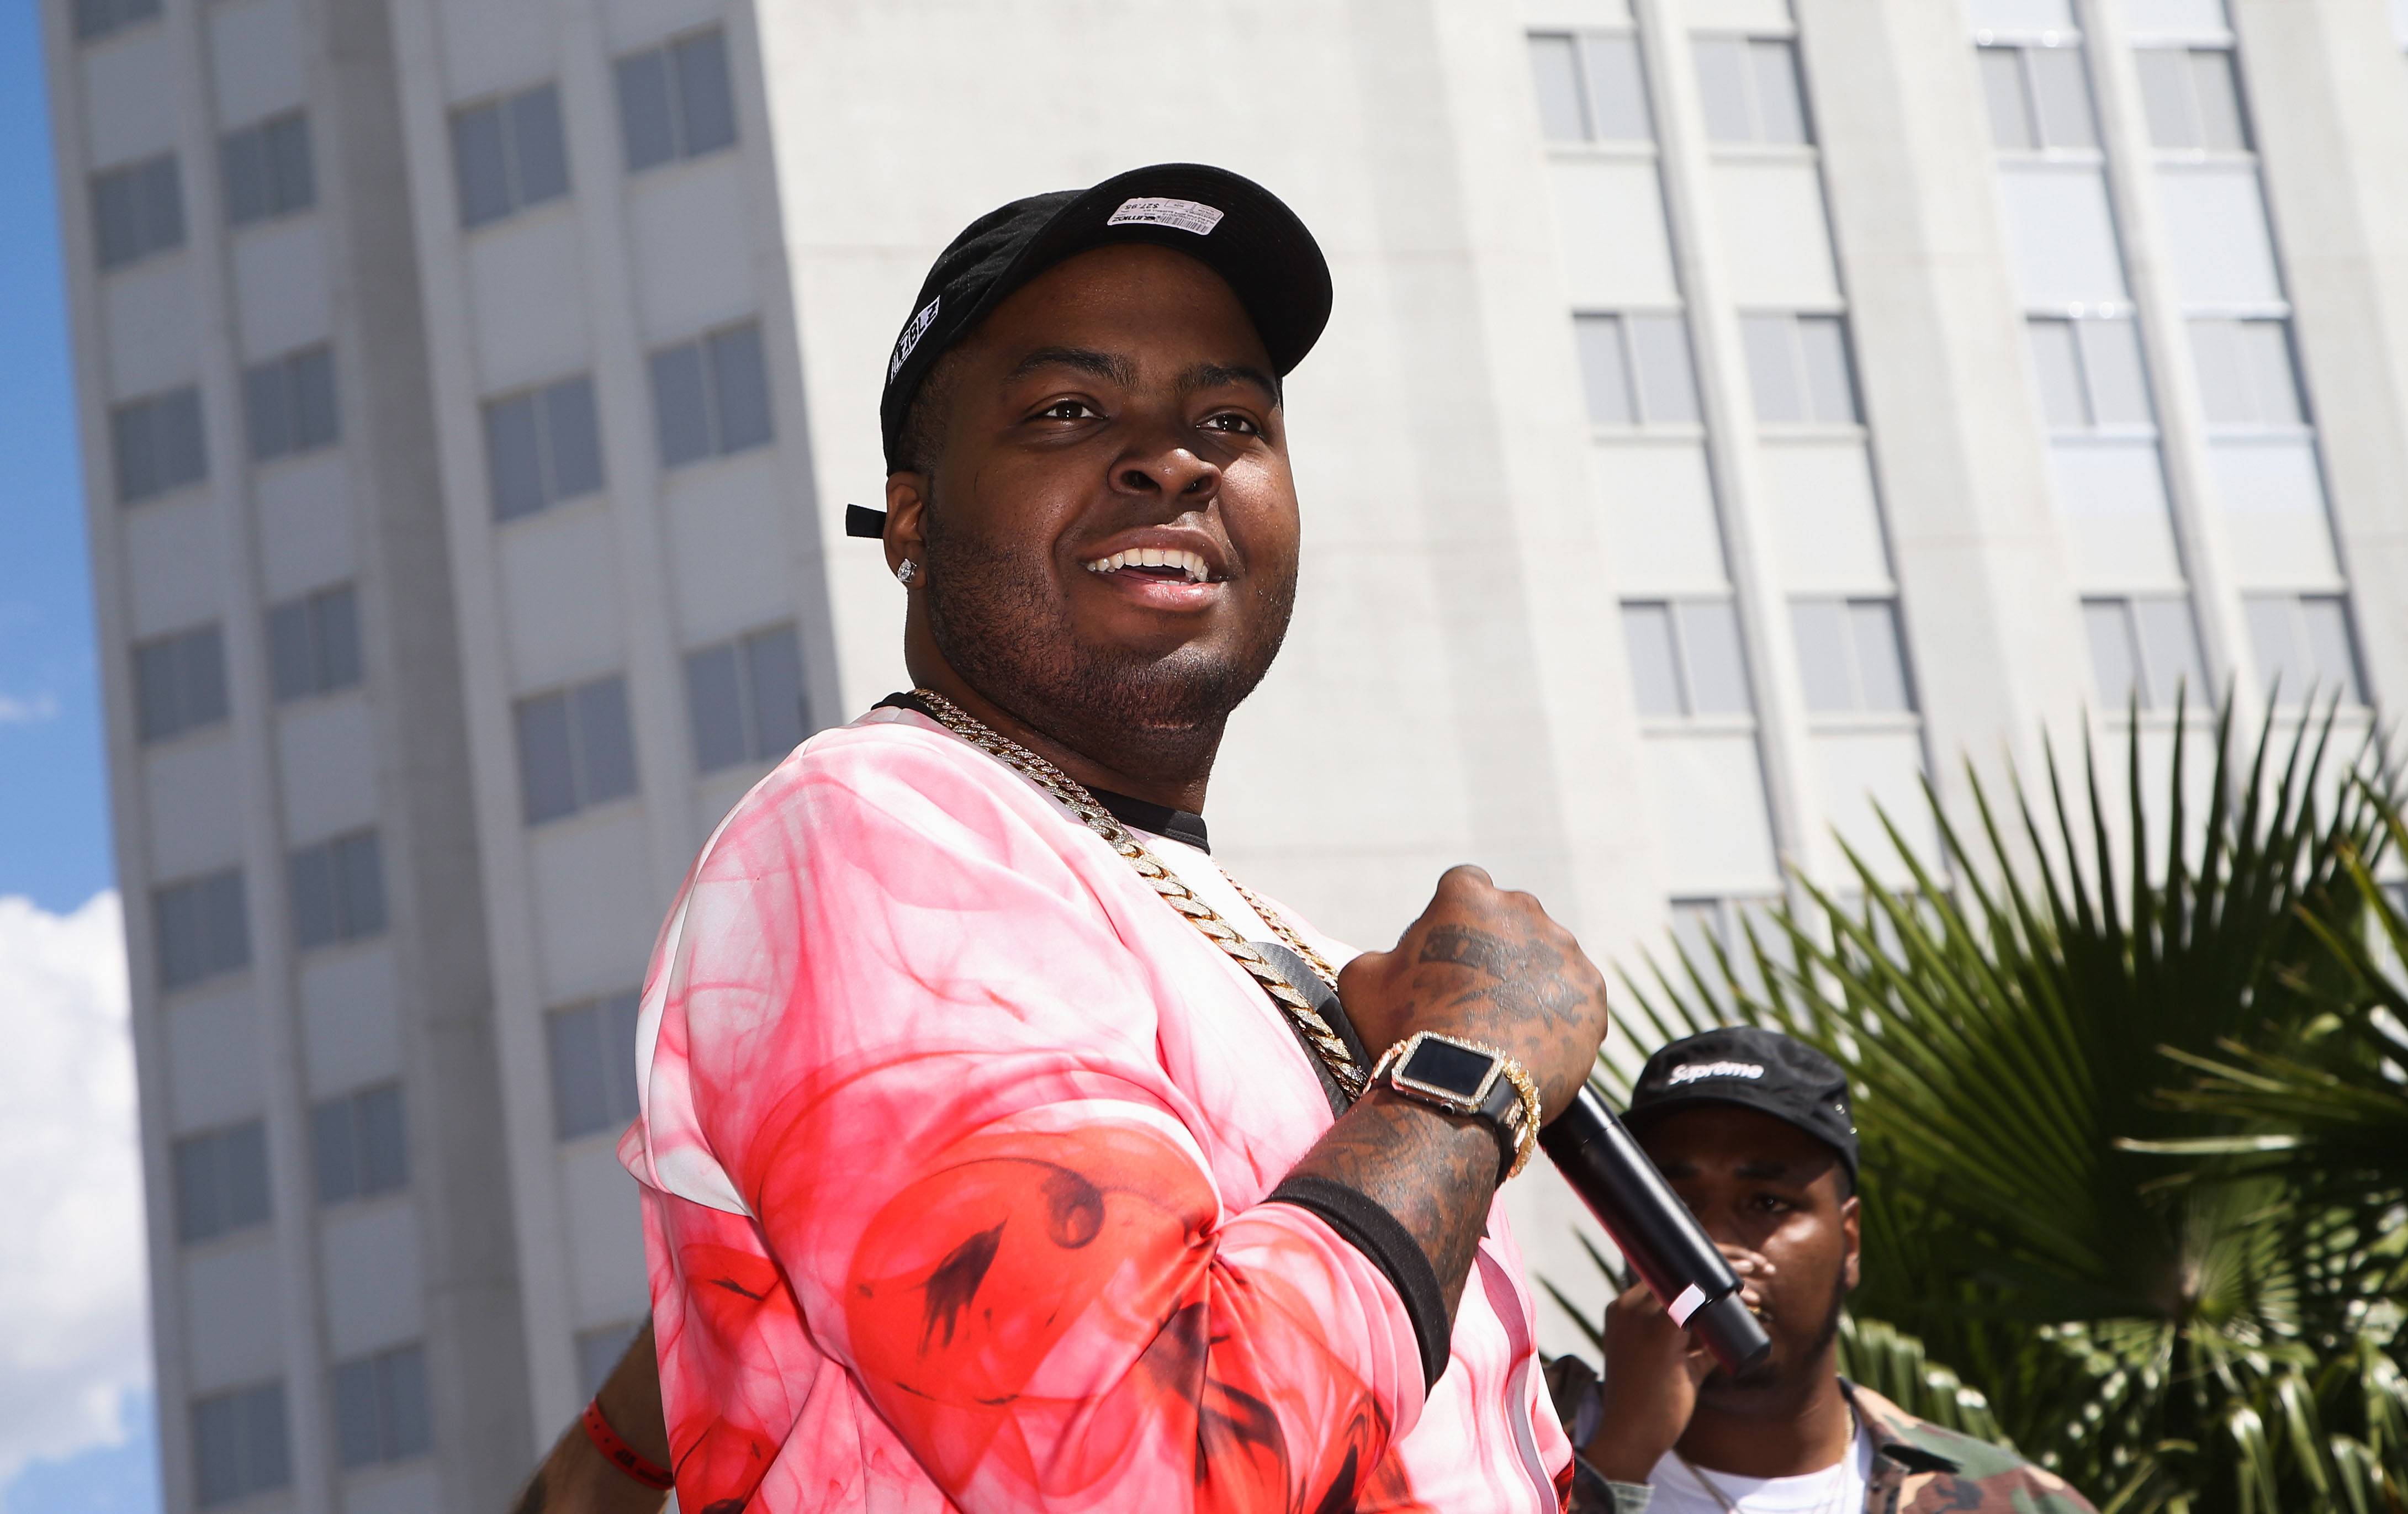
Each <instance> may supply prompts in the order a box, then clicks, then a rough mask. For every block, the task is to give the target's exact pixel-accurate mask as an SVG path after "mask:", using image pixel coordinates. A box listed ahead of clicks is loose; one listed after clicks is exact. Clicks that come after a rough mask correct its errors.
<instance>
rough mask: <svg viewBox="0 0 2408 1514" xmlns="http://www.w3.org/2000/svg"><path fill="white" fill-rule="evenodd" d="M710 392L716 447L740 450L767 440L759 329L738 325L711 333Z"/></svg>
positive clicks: (766, 401)
mask: <svg viewBox="0 0 2408 1514" xmlns="http://www.w3.org/2000/svg"><path fill="white" fill-rule="evenodd" d="M709 346H710V392H711V397H712V398H713V399H714V400H715V401H717V403H718V409H719V450H721V451H723V452H738V451H742V450H744V449H745V448H747V447H758V446H760V445H761V444H762V443H763V442H766V441H767V440H768V439H769V436H770V423H769V376H768V373H767V370H766V369H765V368H764V366H763V364H762V362H761V328H760V327H759V326H757V325H753V326H738V327H737V328H736V329H735V330H733V331H723V332H721V333H719V334H718V335H716V336H712V337H711V338H710V343H709Z"/></svg>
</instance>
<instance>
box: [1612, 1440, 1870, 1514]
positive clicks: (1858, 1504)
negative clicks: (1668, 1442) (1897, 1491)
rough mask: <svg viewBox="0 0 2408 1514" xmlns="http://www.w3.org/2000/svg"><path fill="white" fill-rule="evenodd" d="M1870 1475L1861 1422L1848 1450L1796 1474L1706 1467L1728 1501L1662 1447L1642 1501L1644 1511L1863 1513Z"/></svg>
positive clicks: (1692, 1513) (1667, 1513) (1678, 1513)
mask: <svg viewBox="0 0 2408 1514" xmlns="http://www.w3.org/2000/svg"><path fill="white" fill-rule="evenodd" d="M1872 1475H1873V1437H1872V1436H1871V1435H1867V1434H1866V1433H1865V1427H1864V1425H1863V1423H1862V1422H1861V1421H1859V1422H1858V1423H1857V1425H1856V1443H1855V1445H1854V1446H1853V1447H1852V1448H1851V1449H1850V1450H1849V1453H1848V1454H1847V1455H1845V1456H1842V1457H1841V1458H1840V1459H1839V1460H1838V1461H1836V1462H1834V1463H1832V1464H1830V1465H1829V1466H1827V1467H1825V1468H1823V1470H1821V1471H1820V1472H1809V1473H1806V1474H1805V1475H1803V1476H1802V1477H1795V1478H1742V1477H1740V1476H1738V1475H1737V1474H1735V1473H1730V1472H1713V1471H1708V1472H1706V1473H1705V1476H1706V1477H1707V1478H1709V1479H1711V1480H1712V1481H1713V1485H1714V1486H1715V1487H1717V1488H1719V1489H1721V1490H1722V1493H1723V1498H1727V1499H1729V1500H1730V1504H1729V1505H1725V1504H1724V1503H1723V1501H1722V1498H1716V1497H1715V1496H1714V1495H1713V1493H1708V1492H1707V1491H1706V1490H1705V1489H1704V1488H1702V1487H1700V1486H1699V1483H1698V1473H1696V1472H1693V1471H1691V1470H1690V1469H1689V1467H1688V1465H1687V1464H1685V1463H1684V1462H1683V1461H1682V1460H1681V1458H1680V1457H1679V1456H1678V1455H1677V1454H1675V1453H1674V1452H1671V1451H1666V1452H1665V1453H1664V1457H1663V1460H1661V1461H1659V1462H1657V1463H1656V1470H1655V1471H1653V1472H1651V1473H1649V1474H1648V1476H1647V1486H1648V1487H1649V1488H1650V1489H1652V1490H1654V1491H1653V1493H1651V1494H1650V1495H1649V1497H1648V1500H1647V1514H1724V1511H1725V1509H1726V1508H1727V1507H1737V1508H1738V1509H1739V1511H1740V1514H1863V1510H1864V1507H1865V1489H1866V1487H1867V1485H1868V1484H1870V1483H1871V1481H1872Z"/></svg>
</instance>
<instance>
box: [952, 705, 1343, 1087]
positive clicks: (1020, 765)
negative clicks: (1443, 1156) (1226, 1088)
mask: <svg viewBox="0 0 2408 1514" xmlns="http://www.w3.org/2000/svg"><path fill="white" fill-rule="evenodd" d="M911 693H912V694H913V695H914V696H916V697H917V698H918V699H919V700H920V701H921V702H922V703H923V704H925V705H926V706H927V707H928V710H929V712H930V713H931V714H933V715H935V716H936V718H937V722H938V723H939V724H940V725H942V726H943V727H944V728H945V729H946V730H948V731H951V732H952V733H953V735H955V736H959V737H961V738H962V739H963V740H964V741H967V742H968V743H969V744H970V745H971V746H973V747H976V748H977V749H978V750H981V751H982V752H985V753H986V754H987V755H988V756H990V757H992V758H994V759H995V760H996V761H997V762H999V763H1001V764H1004V765H1005V766H1006V767H1009V768H1011V770H1012V771H1014V772H1016V773H1018V774H1020V775H1021V776H1022V777H1023V778H1027V779H1028V780H1029V781H1030V782H1032V783H1034V784H1036V785H1037V786H1038V787H1039V788H1040V789H1042V790H1044V791H1045V792H1046V793H1048V794H1049V795H1051V796H1052V797H1053V798H1054V801H1055V802H1056V803H1058V804H1060V805H1061V806H1062V807H1063V808H1065V809H1067V810H1068V811H1069V812H1070V815H1071V817H1072V818H1073V819H1075V820H1077V821H1079V822H1080V823H1081V824H1082V825H1084V826H1086V827H1087V829H1088V830H1090V831H1093V832H1095V833H1096V835H1097V836H1100V837H1101V838H1102V839H1103V841H1104V844H1105V845H1107V846H1109V847H1111V849H1112V850H1114V851H1116V852H1118V853H1120V855H1121V856H1122V857H1123V858H1124V859H1125V860H1126V861H1127V863H1128V864H1129V866H1130V867H1131V868H1133V869H1134V870H1135V871H1136V873H1137V875H1138V876H1139V877H1140V878H1143V879H1145V881H1146V882H1147V884H1148V885H1150V886H1151V887H1152V888H1153V890H1154V893H1157V894H1159V895H1161V897H1162V900H1163V902H1164V903H1165V904H1168V906H1170V907H1171V908H1172V909H1174V910H1176V911H1178V912H1179V914H1180V915H1181V917H1182V918H1183V919H1185V920H1186V921H1188V923H1190V924H1192V925H1194V926H1195V927H1196V929H1197V932H1198V933H1200V934H1201V935H1202V936H1203V937H1204V938H1205V939H1206V940H1208V941H1210V942H1211V943H1212V944H1213V945H1214V946H1216V947H1218V948H1220V949H1221V950H1222V951H1223V952H1224V953H1225V954H1226V955H1227V956H1228V957H1229V959H1230V960H1231V961H1233V962H1235V963H1236V964H1238V965H1239V966H1240V967H1242V968H1244V969H1245V970H1246V972H1247V974H1248V975H1249V976H1250V977H1252V978H1254V981H1256V982H1257V983H1260V984H1261V985H1262V986H1263V990H1264V992H1265V993H1269V995H1270V996H1271V999H1272V1002H1274V1003H1276V1004H1277V1005H1278V1006H1279V1007H1280V1008H1281V1009H1282V1010H1283V1011H1284V1012H1285V1013H1286V1015H1287V1017H1288V1019H1290V1020H1292V1021H1295V1022H1296V1026H1297V1029H1298V1030H1299V1031H1302V1032H1303V1033H1304V1037H1305V1039H1306V1041H1307V1042H1309V1043H1310V1044H1311V1045H1312V1049H1313V1050H1314V1051H1315V1052H1316V1053H1318V1054H1319V1055H1320V1057H1321V1060H1322V1063H1323V1064H1324V1065H1326V1066H1327V1067H1328V1069H1329V1073H1330V1076H1331V1077H1333V1078H1337V1079H1338V1083H1339V1086H1340V1088H1343V1089H1344V1090H1345V1091H1346V1092H1347V1093H1348V1094H1349V1095H1350V1096H1352V1095H1358V1094H1360V1093H1362V1092H1363V1087H1364V1084H1365V1082H1366V1080H1367V1079H1366V1078H1365V1075H1364V1071H1363V1069H1362V1067H1361V1066H1360V1065H1358V1064H1356V1063H1355V1054H1354V1053H1353V1052H1352V1051H1350V1050H1347V1047H1346V1043H1345V1041H1343V1040H1342V1039H1340V1037H1339V1035H1338V1033H1337V1032H1336V1031H1334V1030H1332V1029H1330V1027H1329V1021H1326V1020H1324V1019H1323V1018H1322V1016H1321V1012H1320V1011H1319V1010H1317V1009H1315V1008H1313V1007H1312V1004H1311V1003H1310V1002H1308V1001H1307V1000H1306V999H1305V997H1304V995H1303V994H1301V993H1297V991H1296V988H1295V986H1294V985H1293V984H1291V983H1289V982H1288V980H1287V978H1285V977H1283V975H1282V974H1281V973H1280V970H1279V969H1278V968H1276V967H1273V966H1272V965H1271V964H1269V962H1267V961H1265V960H1264V958H1263V954H1262V953H1261V952H1259V951H1256V950H1254V948H1253V947H1252V946H1251V945H1249V944H1247V942H1246V940H1245V938H1244V937H1243V936H1240V934H1239V933H1238V931H1237V929H1236V927H1234V926H1232V925H1231V924H1230V923H1229V922H1228V921H1226V920H1223V919H1222V918H1221V916H1220V913H1219V911H1217V910H1215V909H1214V908H1213V907H1211V905H1209V904H1206V903H1205V902H1204V901H1203V900H1202V899H1200V898H1198V897H1197V894H1196V891H1194V890H1193V889H1190V888H1189V887H1188V886H1187V885H1186V884H1185V883H1184V882H1183V881H1181V879H1180V877H1179V875H1178V874H1177V873H1175V872H1173V871H1171V869H1170V868H1169V867H1168V866H1167V865H1166V864H1164V863H1163V862H1162V860H1161V859H1160V858H1158V857H1156V856H1155V855H1154V853H1153V852H1152V851H1150V850H1147V849H1146V845H1145V843H1144V842H1143V841H1140V840H1139V839H1138V837H1137V835H1136V833H1134V832H1132V831H1131V830H1130V829H1129V828H1128V827H1127V826H1125V825H1123V824H1122V823H1121V822H1120V821H1118V820H1116V819H1114V818H1113V816H1112V813H1111V811H1110V810H1108V809H1106V808H1105V807H1103V806H1102V805H1101V804H1099V803H1097V800H1096V796H1095V795H1094V794H1093V793H1089V792H1088V791H1087V788H1086V786H1085V785H1084V784H1082V783H1081V782H1080V781H1079V780H1078V779H1077V778H1072V777H1071V776H1070V775H1069V774H1068V773H1065V772H1063V771H1062V770H1061V769H1060V768H1059V767H1056V766H1055V765H1054V764H1052V763H1051V762H1048V761H1047V760H1046V759H1045V758H1043V757H1041V756H1039V755H1038V754H1037V753H1036V752H1033V751H1031V750H1028V749H1027V748H1026V747H1024V746H1022V745H1021V744H1020V743H1019V742H1017V741H1014V740H1012V739H1011V737H1010V736H1005V735H1004V734H1003V733H1001V732H1000V731H996V730H995V729H993V728H992V727H990V726H987V725H986V724H984V723H982V722H981V721H979V720H978V719H977V718H975V717H974V716H972V715H971V714H969V712H968V711H967V710H965V709H963V708H962V707H960V706H959V705H956V704H954V703H953V701H952V700H950V699H948V698H946V697H945V696H944V695H943V694H940V693H937V692H936V691H935V690H933V689H914V690H912V691H911ZM1221 876H1222V877H1223V878H1226V879H1227V880H1228V884H1229V886H1230V887H1231V888H1233V889H1235V890H1237V891H1238V896H1239V897H1240V898H1241V899H1243V900H1245V901H1246V904H1247V907H1249V908H1251V909H1253V910H1254V913H1255V914H1257V915H1260V916H1261V917H1262V920H1263V923H1264V924H1266V925H1268V926H1269V927H1270V929H1271V934H1272V935H1274V936H1278V937H1279V938H1280V944H1281V945H1283V946H1284V947H1286V948H1287V949H1288V950H1290V951H1293V952H1295V953H1296V954H1297V956H1298V957H1301V958H1303V959H1304V962H1305V964H1306V965H1307V966H1309V967H1311V968H1312V971H1313V975H1314V976H1315V977H1317V978H1320V979H1321V980H1322V981H1323V982H1325V983H1326V984H1328V985H1329V987H1330V990H1331V992H1333V993H1335V992H1336V991H1337V988H1338V974H1337V972H1336V971H1335V970H1333V969H1332V968H1331V967H1330V965H1329V964H1328V963H1327V961H1326V960H1325V959H1324V958H1323V957H1322V955H1321V953H1320V952H1318V951H1315V950H1313V949H1312V946H1310V945H1309V944H1307V943H1306V941H1305V939H1304V937H1303V936H1299V935H1297V932H1296V930H1295V928H1294V927H1292V926H1291V925H1289V924H1288V922H1287V921H1286V920H1284V919H1283V918H1282V917H1281V915H1280V914H1279V913H1278V911H1276V910H1274V909H1272V908H1271V907H1269V905H1267V904H1265V903H1264V902H1263V901H1262V899H1261V898H1260V897H1259V896H1257V895H1256V894H1255V893H1254V891H1253V890H1252V889H1249V888H1247V887H1246V886H1245V885H1244V884H1243V883H1240V882H1239V881H1238V880H1237V879H1236V878H1230V877H1229V875H1228V874H1227V873H1226V871H1225V872H1223V873H1222V875H1221Z"/></svg>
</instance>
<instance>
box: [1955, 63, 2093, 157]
mask: <svg viewBox="0 0 2408 1514" xmlns="http://www.w3.org/2000/svg"><path fill="white" fill-rule="evenodd" d="M1979 54H1980V57H1981V62H1982V93H1983V94H1984V95H1985V96H1986V97H1987V99H1988V101H1989V106H1990V137H1991V140H1992V141H1993V142H1994V143H1996V144H1997V146H1999V147H2000V149H2003V150H2008V151H2016V152H2041V151H2057V150H2066V149H2077V150H2079V149H2087V148H2096V147H2097V146H2098V145H2099V118H2098V116H2097V115H2096V114H2095V113H2094V112H2093V110H2092V109H2091V105H2090V72H2089V70H2088V69H2087V68H2085V66H2084V65H2083V62H2082V48H2081V45H2080V44H2078V43H2075V44H2070V45H2066V46H2060V47H2053V48H2051V47H1985V48H1982V49H1980V50H1979Z"/></svg>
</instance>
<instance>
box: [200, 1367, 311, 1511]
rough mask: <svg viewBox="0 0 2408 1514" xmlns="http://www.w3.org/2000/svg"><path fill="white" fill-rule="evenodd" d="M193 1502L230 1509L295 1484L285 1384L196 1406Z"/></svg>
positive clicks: (223, 1396) (226, 1395)
mask: <svg viewBox="0 0 2408 1514" xmlns="http://www.w3.org/2000/svg"><path fill="white" fill-rule="evenodd" d="M292 1480H293V1463H292V1456H291V1454H290V1447H289V1446H288V1445H287V1443H286V1440H285V1430H284V1384H282V1383H281V1382H265V1383H261V1384H259V1385H258V1386H257V1387H253V1388H237V1389H236V1390H235V1391H234V1392H232V1393H212V1394H210V1395H209V1396H208V1397H207V1398H196V1399H194V1400H193V1482H194V1484H195V1487H194V1490H193V1492H194V1498H193V1502H195V1503H197V1504H199V1505H200V1506H201V1507H203V1508H210V1507H216V1506H217V1505H219V1504H231V1503H233V1502H234V1501H235V1500H236V1499H238V1498H248V1497H250V1496H251V1494H253V1493H267V1492H270V1491H272V1490H274V1489H277V1488H281V1487H283V1486H284V1485H285V1484H287V1483H289V1482H291V1481H292Z"/></svg>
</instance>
